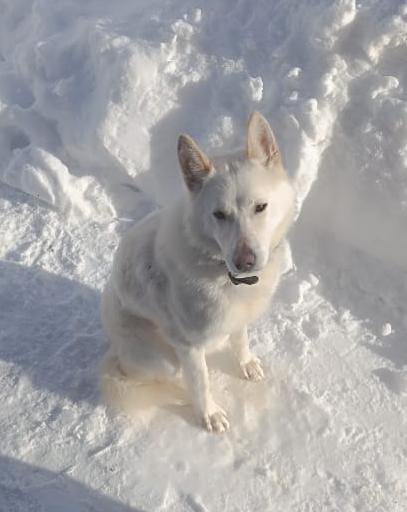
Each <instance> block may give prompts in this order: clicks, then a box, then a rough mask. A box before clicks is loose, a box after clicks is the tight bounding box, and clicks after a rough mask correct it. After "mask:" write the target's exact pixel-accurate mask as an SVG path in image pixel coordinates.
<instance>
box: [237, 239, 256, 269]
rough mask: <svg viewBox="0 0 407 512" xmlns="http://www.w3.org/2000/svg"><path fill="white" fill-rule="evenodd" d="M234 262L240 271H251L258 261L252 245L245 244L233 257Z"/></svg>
mask: <svg viewBox="0 0 407 512" xmlns="http://www.w3.org/2000/svg"><path fill="white" fill-rule="evenodd" d="M233 263H234V265H235V267H236V268H237V270H239V271H240V272H249V271H250V270H251V269H252V268H253V267H254V264H255V263H256V256H255V254H254V252H253V251H252V250H251V249H250V247H248V246H247V245H243V246H242V247H241V248H240V250H239V251H238V252H237V254H236V255H235V257H234V258H233Z"/></svg>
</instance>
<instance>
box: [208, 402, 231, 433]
mask: <svg viewBox="0 0 407 512" xmlns="http://www.w3.org/2000/svg"><path fill="white" fill-rule="evenodd" d="M203 425H204V427H205V428H206V430H208V431H209V432H217V433H221V432H226V430H229V422H228V419H227V416H226V413H225V411H223V410H222V409H220V408H219V407H217V408H216V409H215V410H214V411H212V412H210V413H207V414H204V416H203Z"/></svg>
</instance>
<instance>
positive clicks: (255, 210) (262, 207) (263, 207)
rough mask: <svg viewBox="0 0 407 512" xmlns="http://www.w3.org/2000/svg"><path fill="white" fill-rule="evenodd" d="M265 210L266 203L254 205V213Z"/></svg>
mask: <svg viewBox="0 0 407 512" xmlns="http://www.w3.org/2000/svg"><path fill="white" fill-rule="evenodd" d="M266 208H267V203H259V204H256V207H255V209H254V212H255V213H260V212H264V210H265V209H266Z"/></svg>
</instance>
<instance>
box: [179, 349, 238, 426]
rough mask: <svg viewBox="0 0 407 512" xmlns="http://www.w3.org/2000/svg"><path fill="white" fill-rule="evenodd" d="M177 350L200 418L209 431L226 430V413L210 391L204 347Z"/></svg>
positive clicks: (227, 424)
mask: <svg viewBox="0 0 407 512" xmlns="http://www.w3.org/2000/svg"><path fill="white" fill-rule="evenodd" d="M176 350H177V355H178V358H179V360H180V363H181V367H182V369H183V373H184V379H185V384H186V386H187V389H188V391H189V393H190V395H191V398H192V402H193V405H194V408H195V411H196V413H197V415H198V417H199V419H200V420H201V421H202V423H203V425H204V426H205V427H206V428H207V429H208V430H209V431H215V432H225V431H226V430H227V429H228V428H229V422H228V420H227V417H226V413H225V412H224V411H223V410H222V409H221V408H220V407H219V406H218V405H216V403H215V402H214V401H213V398H212V395H211V393H210V390H209V376H208V367H207V366H206V360H205V351H204V349H202V348H195V347H185V348H184V347H182V348H177V349H176Z"/></svg>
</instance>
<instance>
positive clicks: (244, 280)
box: [228, 272, 259, 285]
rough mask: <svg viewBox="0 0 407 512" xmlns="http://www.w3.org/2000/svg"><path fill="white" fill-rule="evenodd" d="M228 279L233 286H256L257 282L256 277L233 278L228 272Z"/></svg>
mask: <svg viewBox="0 0 407 512" xmlns="http://www.w3.org/2000/svg"><path fill="white" fill-rule="evenodd" d="M228 276H229V279H230V280H231V281H232V283H233V284H235V285H238V284H256V283H257V282H258V280H259V278H258V277H257V276H248V277H235V276H234V275H233V274H231V273H230V272H228Z"/></svg>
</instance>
